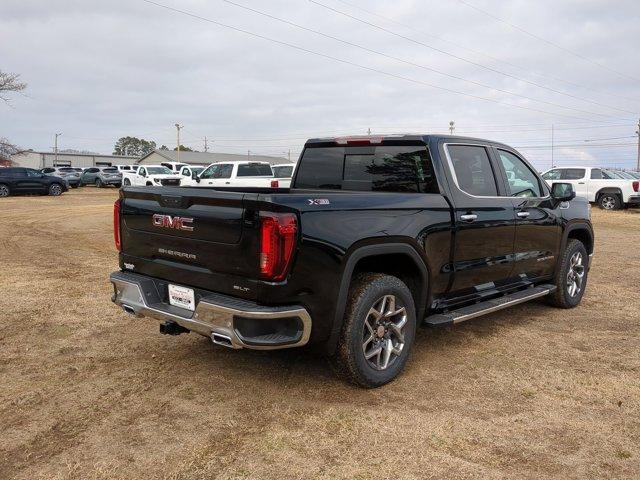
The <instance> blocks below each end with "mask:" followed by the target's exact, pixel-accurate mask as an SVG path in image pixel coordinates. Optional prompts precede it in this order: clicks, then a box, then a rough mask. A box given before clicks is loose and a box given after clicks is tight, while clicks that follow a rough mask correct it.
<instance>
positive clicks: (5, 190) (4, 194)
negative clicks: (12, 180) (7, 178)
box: [0, 184, 11, 197]
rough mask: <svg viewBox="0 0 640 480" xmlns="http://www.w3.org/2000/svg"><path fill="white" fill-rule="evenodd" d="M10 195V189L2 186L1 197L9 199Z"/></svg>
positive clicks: (0, 185) (0, 188)
mask: <svg viewBox="0 0 640 480" xmlns="http://www.w3.org/2000/svg"><path fill="white" fill-rule="evenodd" d="M9 195H11V191H10V190H9V187H8V186H6V185H4V184H0V197H8V196H9Z"/></svg>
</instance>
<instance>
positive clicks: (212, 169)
mask: <svg viewBox="0 0 640 480" xmlns="http://www.w3.org/2000/svg"><path fill="white" fill-rule="evenodd" d="M219 166H220V165H218V164H214V165H209V166H208V167H207V168H205V169H204V171H203V172H202V173H201V174H200V178H203V179H205V180H206V179H208V178H213V175H214V174H215V173H216V170H218V167H219Z"/></svg>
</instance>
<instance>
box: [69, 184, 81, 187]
mask: <svg viewBox="0 0 640 480" xmlns="http://www.w3.org/2000/svg"><path fill="white" fill-rule="evenodd" d="M79 186H80V184H79V183H76V184H75V185H71V188H78V187H79Z"/></svg>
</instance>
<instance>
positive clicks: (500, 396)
mask: <svg viewBox="0 0 640 480" xmlns="http://www.w3.org/2000/svg"><path fill="white" fill-rule="evenodd" d="M115 197H116V193H115V191H114V190H96V189H92V188H84V189H82V190H77V191H72V192H70V193H68V194H65V195H64V196H62V197H60V198H49V197H24V198H9V199H3V200H2V201H1V202H0V222H1V224H2V229H1V230H0V266H1V267H2V275H1V276H0V292H1V293H2V295H1V296H0V312H2V316H1V317H0V318H1V319H2V320H1V324H0V379H1V387H2V388H1V389H0V432H1V435H0V478H1V479H8V478H19V479H38V478H47V479H48V478H54V479H92V478H96V479H102V478H144V479H156V478H169V479H194V478H212V477H216V478H256V479H257V478H278V479H282V478H285V479H286V478H345V479H346V478H391V477H394V478H482V479H484V478H541V477H546V478H548V477H555V478H563V479H564V478H576V479H578V478H580V479H582V478H594V477H599V478H629V479H631V478H640V447H639V445H640V300H639V299H638V295H639V293H640V292H639V291H640V212H639V211H638V210H635V211H622V212H612V213H610V212H601V211H597V210H595V211H594V223H595V227H596V234H597V245H596V259H595V262H594V268H593V270H592V272H591V278H590V284H589V287H588V291H587V295H586V296H585V298H584V301H583V303H582V305H581V306H580V307H579V308H577V309H574V310H569V311H561V310H555V309H552V308H550V307H547V306H545V305H544V304H543V303H531V304H525V305H523V306H520V307H516V308H513V309H511V310H507V311H504V312H501V313H497V314H493V315H490V316H487V317H485V318H482V319H478V320H477V321H473V322H469V323H467V324H463V325H461V326H458V327H456V328H453V329H449V330H437V331H433V330H427V329H421V330H420V332H419V334H418V339H417V345H416V346H415V349H414V352H413V358H412V360H411V361H410V362H409V364H408V368H407V371H406V372H405V373H404V375H402V377H400V378H399V379H398V380H397V381H396V382H394V383H392V384H390V385H388V386H386V387H384V388H381V389H378V390H373V391H366V390H359V389H356V388H352V387H351V386H349V385H346V384H344V383H342V382H340V381H338V380H336V379H335V378H334V377H333V376H332V375H331V374H330V373H329V370H328V369H327V367H326V364H325V362H324V361H323V360H321V359H318V358H315V357H312V356H309V355H307V354H304V353H302V352H296V351H290V352H284V353H283V352H280V353H260V352H250V351H229V350H226V349H224V348H222V347H214V346H212V345H211V344H210V342H208V341H207V340H206V339H205V338H203V337H199V336H196V335H194V334H192V335H181V336H179V337H167V336H162V335H160V334H159V333H158V327H157V323H156V322H155V321H153V320H148V319H142V320H134V319H132V318H131V317H128V316H125V314H124V313H122V312H121V311H120V310H118V309H117V308H116V307H115V306H113V305H112V304H111V302H110V301H109V297H110V295H111V287H110V285H109V283H108V281H107V278H108V275H109V273H110V272H111V271H113V270H115V269H116V268H117V261H116V252H115V249H114V247H113V241H112V233H111V206H112V203H113V201H114V199H115Z"/></svg>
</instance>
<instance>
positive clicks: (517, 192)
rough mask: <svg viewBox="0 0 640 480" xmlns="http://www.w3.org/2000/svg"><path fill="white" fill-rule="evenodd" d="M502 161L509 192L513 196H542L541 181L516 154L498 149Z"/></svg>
mask: <svg viewBox="0 0 640 480" xmlns="http://www.w3.org/2000/svg"><path fill="white" fill-rule="evenodd" d="M498 156H499V157H500V163H502V166H503V168H504V171H505V172H506V174H507V182H508V189H509V191H508V192H507V193H508V194H509V195H510V196H512V197H542V191H541V190H540V182H539V181H538V177H537V176H536V175H535V174H534V173H533V172H532V171H531V169H530V168H529V167H528V166H527V165H526V164H525V163H524V162H523V161H522V159H520V158H518V157H517V156H515V155H514V154H512V153H510V152H507V151H504V150H498Z"/></svg>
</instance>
